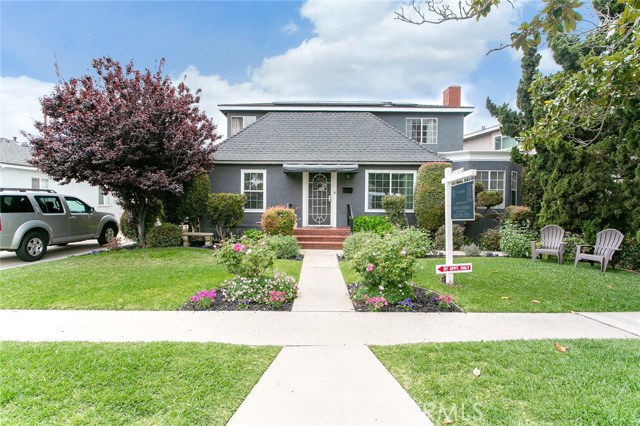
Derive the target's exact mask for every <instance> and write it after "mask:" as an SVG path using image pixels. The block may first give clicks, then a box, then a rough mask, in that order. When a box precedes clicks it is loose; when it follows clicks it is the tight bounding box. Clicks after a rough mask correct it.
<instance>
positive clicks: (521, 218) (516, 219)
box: [504, 206, 531, 226]
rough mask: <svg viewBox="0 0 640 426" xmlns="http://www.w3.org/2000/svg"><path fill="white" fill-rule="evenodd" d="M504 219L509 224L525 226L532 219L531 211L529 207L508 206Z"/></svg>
mask: <svg viewBox="0 0 640 426" xmlns="http://www.w3.org/2000/svg"><path fill="white" fill-rule="evenodd" d="M504 218H505V220H508V221H509V222H513V223H518V224H520V225H523V226H525V225H528V224H529V220H530V219H531V209H530V208H529V207H527V206H508V207H507V208H506V209H505V212H504Z"/></svg>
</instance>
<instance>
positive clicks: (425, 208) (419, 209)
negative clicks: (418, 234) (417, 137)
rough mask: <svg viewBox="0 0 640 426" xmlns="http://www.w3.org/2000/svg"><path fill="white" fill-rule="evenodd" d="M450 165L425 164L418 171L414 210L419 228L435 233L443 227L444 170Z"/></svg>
mask: <svg viewBox="0 0 640 426" xmlns="http://www.w3.org/2000/svg"><path fill="white" fill-rule="evenodd" d="M447 167H451V163H427V164H423V165H422V166H420V169H418V177H417V179H416V190H415V196H414V210H415V213H416V221H417V223H418V226H419V227H420V228H423V229H426V230H427V231H431V232H435V231H437V229H438V228H439V227H441V226H442V225H444V185H443V184H442V178H444V170H445V169H446V168H447Z"/></svg>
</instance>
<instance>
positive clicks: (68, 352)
mask: <svg viewBox="0 0 640 426" xmlns="http://www.w3.org/2000/svg"><path fill="white" fill-rule="evenodd" d="M279 350H280V348H277V347H248V346H232V345H222V344H194V343H189V344H185V343H75V342H72V343H69V342H65V343H11V342H0V424H3V425H18V424H24V425H26V424H76V425H80V424H82V425H116V424H120V425H122V424H145V425H151V424H171V425H178V424H184V425H192V424H207V425H224V424H225V423H226V422H227V421H228V420H229V419H230V418H231V416H232V415H233V413H234V412H235V411H236V410H237V409H238V407H239V406H240V404H241V403H242V401H243V400H244V399H245V398H246V396H247V395H248V394H249V391H251V389H252V388H253V386H254V385H255V384H256V383H257V382H258V379H259V378H260V377H261V376H262V374H263V373H264V371H265V370H266V369H267V367H268V366H269V365H270V364H271V362H272V361H273V359H274V358H275V357H276V355H277V354H278V352H279Z"/></svg>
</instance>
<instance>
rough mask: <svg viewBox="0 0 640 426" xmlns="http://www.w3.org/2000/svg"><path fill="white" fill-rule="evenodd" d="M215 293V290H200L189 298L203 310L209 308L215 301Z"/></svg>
mask: <svg viewBox="0 0 640 426" xmlns="http://www.w3.org/2000/svg"><path fill="white" fill-rule="evenodd" d="M216 296H217V292H216V289H215V288H214V289H212V290H209V291H207V290H202V291H199V292H197V293H196V294H194V295H193V296H191V297H190V298H189V300H190V301H191V302H196V303H198V304H199V305H200V306H201V307H203V308H205V309H206V308H209V307H211V305H212V304H213V302H215V301H216Z"/></svg>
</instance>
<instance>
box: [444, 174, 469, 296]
mask: <svg viewBox="0 0 640 426" xmlns="http://www.w3.org/2000/svg"><path fill="white" fill-rule="evenodd" d="M475 175H476V171H475V170H467V171H466V172H465V171H464V169H458V170H456V171H452V169H451V167H447V168H446V169H445V170H444V179H442V183H443V184H444V228H445V247H444V248H445V257H446V263H447V265H449V266H450V265H453V214H452V210H453V209H452V207H453V204H454V200H453V199H452V198H453V196H452V186H453V185H454V184H455V183H458V184H459V185H456V187H459V190H458V189H457V190H456V192H459V196H460V197H459V198H456V200H457V201H456V203H455V204H456V205H457V208H456V214H455V216H459V217H464V219H456V220H473V219H474V218H475V205H474V198H473V195H474V194H473V193H474V192H475V191H474V189H473V188H474V185H475V184H474V182H473V181H469V182H463V181H464V180H466V179H469V178H472V177H475ZM469 187H470V188H471V192H469ZM469 194H471V209H470V208H469V207H470V204H469ZM470 212H472V214H473V217H472V218H471V219H469V217H470V216H471V214H470ZM453 272H463V271H453V270H447V272H446V280H445V282H446V283H447V284H449V285H453ZM464 272H470V270H469V271H464Z"/></svg>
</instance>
